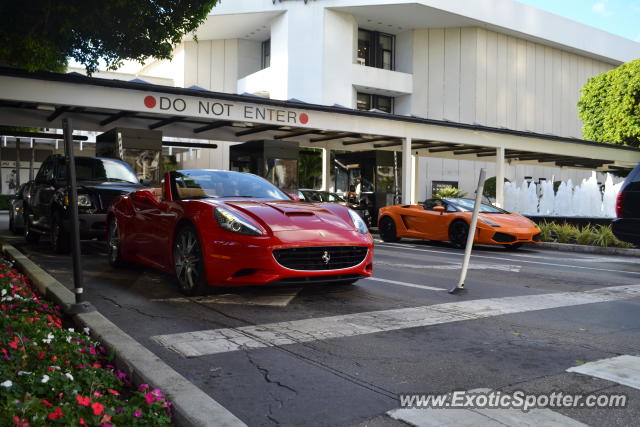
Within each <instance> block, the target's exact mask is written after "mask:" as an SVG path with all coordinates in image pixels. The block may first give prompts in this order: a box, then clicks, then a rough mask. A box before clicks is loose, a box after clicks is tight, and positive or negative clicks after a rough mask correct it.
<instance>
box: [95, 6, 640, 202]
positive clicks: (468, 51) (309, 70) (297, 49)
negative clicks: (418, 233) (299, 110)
mask: <svg viewBox="0 0 640 427" xmlns="http://www.w3.org/2000/svg"><path fill="white" fill-rule="evenodd" d="M196 35H197V40H198V41H197V42H196V41H194V39H193V38H187V39H186V40H185V41H184V42H183V43H182V44H181V45H180V46H178V47H177V48H176V51H175V56H174V58H173V60H172V61H155V62H153V61H152V62H149V63H148V64H146V65H145V66H144V67H142V68H139V69H129V70H126V71H127V72H126V73H123V74H122V78H131V76H132V75H135V76H137V77H139V78H141V79H146V80H149V81H151V82H153V83H162V84H167V83H169V84H173V85H174V86H179V87H185V88H188V87H192V86H197V87H200V88H203V89H207V90H212V91H218V92H227V93H238V94H242V93H249V94H255V95H258V96H262V97H267V98H271V99H278V100H291V99H296V100H299V101H303V102H307V103H313V104H323V105H329V106H332V105H336V104H337V105H340V106H344V107H348V108H353V109H356V108H357V109H372V108H375V109H377V110H382V111H386V112H390V113H393V114H398V115H408V116H416V117H421V118H427V119H434V120H447V121H451V122H456V123H462V124H478V125H483V126H488V127H494V128H507V129H511V130H519V131H527V132H533V133H539V134H551V135H554V136H556V137H560V138H562V137H564V138H578V139H581V138H582V134H581V130H580V129H581V123H580V121H579V120H578V118H577V107H576V103H577V101H578V99H579V96H580V89H581V87H582V86H583V85H584V83H585V82H586V81H587V79H588V78H589V77H592V76H594V75H596V74H598V73H602V72H606V71H608V70H610V69H612V68H614V67H616V66H617V65H619V64H621V63H623V62H627V61H630V60H633V59H635V58H638V57H640V44H639V43H635V42H633V41H631V40H628V39H624V38H621V37H618V36H615V35H612V34H609V33H606V32H603V31H601V30H598V29H595V28H592V27H588V26H585V25H582V24H579V23H577V22H574V21H570V20H567V19H565V18H562V17H559V16H556V15H553V14H550V13H547V12H544V11H542V10H538V9H535V8H533V7H530V6H526V5H523V4H520V3H517V2H515V1H512V0H473V1H470V0H422V1H402V0H308V1H306V0H304V1H303V0H222V1H221V2H220V4H219V5H218V6H217V7H216V8H214V10H213V11H212V12H211V14H210V16H209V17H208V19H207V20H206V22H205V23H204V24H203V25H202V26H201V27H200V28H199V29H198V30H197V32H196ZM96 76H97V77H101V75H100V74H97V75H96ZM110 77H111V78H113V77H114V75H113V74H110ZM116 77H117V76H116ZM224 144H228V143H223V147H224V146H225V145H224ZM428 151H429V152H428V154H427V155H426V157H420V158H419V164H418V165H416V166H417V170H418V171H420V173H419V175H418V177H417V191H416V194H415V196H414V198H416V199H419V200H423V199H424V198H425V196H426V195H428V194H430V193H431V189H432V187H433V186H434V185H437V184H438V182H442V181H448V182H452V183H457V184H458V186H460V187H461V188H462V189H463V190H465V191H467V192H471V191H472V189H473V187H474V186H475V182H476V180H477V176H478V173H477V172H478V170H479V168H481V167H485V168H487V172H488V175H487V176H493V175H495V173H496V170H495V165H496V163H495V162H493V161H491V162H484V161H482V159H483V157H482V154H483V153H478V154H477V156H476V155H472V156H471V157H473V158H475V159H477V160H457V159H456V156H454V154H453V152H454V150H453V149H452V148H450V147H449V149H447V147H444V148H440V149H435V150H428ZM503 155H504V153H503ZM198 157H199V158H198ZM227 157H228V151H225V150H224V149H223V150H217V151H216V152H215V153H214V152H212V153H198V154H196V156H195V157H194V158H191V157H186V156H185V157H184V158H183V159H182V160H183V162H184V163H185V166H198V167H225V166H226V165H228V158H227ZM458 158H462V159H468V158H469V155H466V153H465V155H462V156H458ZM506 161H507V165H506V168H505V170H504V174H505V176H506V177H507V178H509V179H510V180H522V179H523V178H524V177H531V178H532V179H533V180H538V178H546V179H547V180H548V179H551V178H555V179H556V180H557V179H566V178H569V177H572V178H573V179H574V181H576V180H577V179H579V178H582V177H586V176H588V175H589V173H590V172H589V171H586V170H584V171H579V170H576V169H572V168H568V167H567V168H559V167H557V166H556V164H555V163H554V162H552V161H550V162H542V161H529V162H527V161H518V159H516V158H515V157H514V158H513V159H510V157H509V155H507V157H506ZM516 164H517V166H516Z"/></svg>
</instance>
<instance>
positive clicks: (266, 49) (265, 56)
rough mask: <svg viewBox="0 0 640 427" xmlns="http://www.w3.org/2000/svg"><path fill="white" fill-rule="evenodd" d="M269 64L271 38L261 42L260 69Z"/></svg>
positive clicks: (267, 66)
mask: <svg viewBox="0 0 640 427" xmlns="http://www.w3.org/2000/svg"><path fill="white" fill-rule="evenodd" d="M270 66H271V39H269V40H265V41H263V42H262V69H263V70H264V69H265V68H269V67H270Z"/></svg>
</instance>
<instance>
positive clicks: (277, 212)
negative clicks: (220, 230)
mask: <svg viewBox="0 0 640 427" xmlns="http://www.w3.org/2000/svg"><path fill="white" fill-rule="evenodd" d="M221 205H226V206H230V207H232V208H234V209H236V210H238V211H240V212H242V213H244V214H246V215H247V216H249V217H252V218H254V219H257V220H258V221H259V222H262V223H264V224H266V225H267V226H268V227H269V228H270V229H271V230H272V231H273V232H279V231H292V230H325V231H339V230H340V231H343V230H348V231H353V230H355V226H354V225H353V222H352V221H351V219H350V218H349V216H348V213H347V212H345V214H346V215H345V216H346V219H343V217H342V216H339V215H336V214H335V213H333V212H332V211H330V210H328V209H326V208H325V207H324V206H323V205H322V204H317V203H316V204H314V203H306V202H297V201H264V202H263V201H255V200H251V201H249V200H246V201H245V200H239V201H236V200H233V201H231V200H230V201H225V202H223V203H221ZM333 208H334V209H336V210H338V209H345V208H344V207H340V206H333Z"/></svg>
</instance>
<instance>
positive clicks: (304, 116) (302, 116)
mask: <svg viewBox="0 0 640 427" xmlns="http://www.w3.org/2000/svg"><path fill="white" fill-rule="evenodd" d="M300 123H302V124H303V125H306V124H307V123H309V116H308V115H307V113H302V114H300Z"/></svg>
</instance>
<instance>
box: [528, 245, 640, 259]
mask: <svg viewBox="0 0 640 427" xmlns="http://www.w3.org/2000/svg"><path fill="white" fill-rule="evenodd" d="M538 247H539V248H541V249H557V250H559V251H565V252H583V253H588V254H602V255H624V256H635V257H640V249H630V248H603V247H601V246H588V245H574V244H571V243H558V242H540V243H539V245H538Z"/></svg>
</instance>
